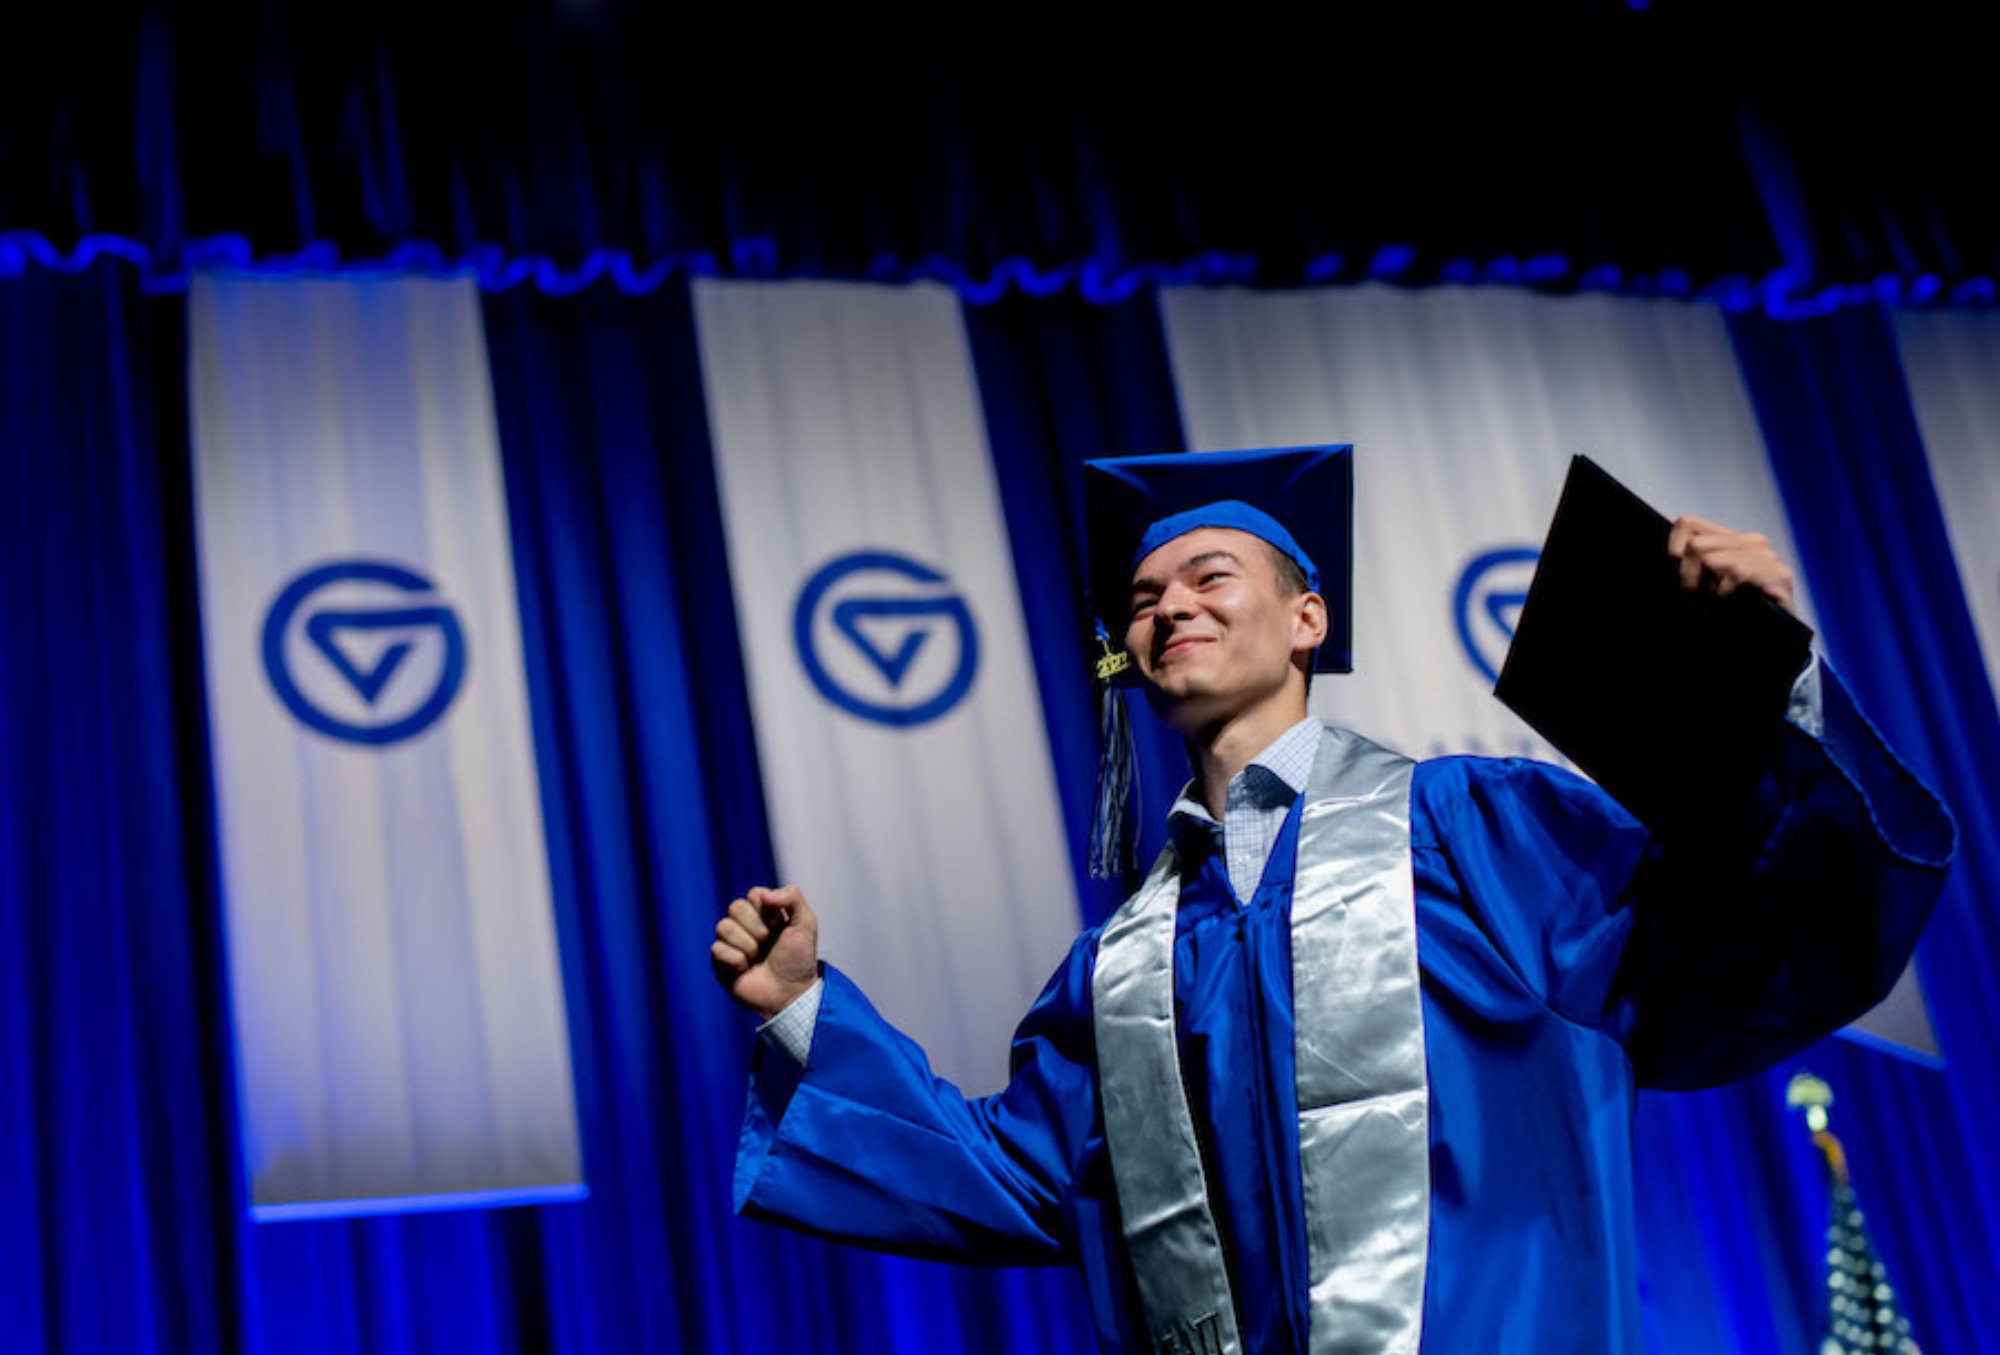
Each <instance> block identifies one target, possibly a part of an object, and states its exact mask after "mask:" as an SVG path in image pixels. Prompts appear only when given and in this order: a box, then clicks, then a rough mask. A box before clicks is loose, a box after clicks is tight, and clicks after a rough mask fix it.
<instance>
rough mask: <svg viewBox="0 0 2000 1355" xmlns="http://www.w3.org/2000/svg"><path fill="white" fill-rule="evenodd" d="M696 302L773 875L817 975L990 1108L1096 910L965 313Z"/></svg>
mask: <svg viewBox="0 0 2000 1355" xmlns="http://www.w3.org/2000/svg"><path fill="white" fill-rule="evenodd" d="M694 301H695V317H696V325H697V328H698V330H699V339H700V346H701V358H702V371H703V377H704V382H705V387H706V392H707V398H708V413H709V420H710V426H711V429H712V432H713V436H714V443H715V455H716V463H717V478H718V481H719V484H720V489H721V497H722V509H723V522H724V527H725V530H726V534H727V537H728V551H729V570H730V578H731V581H732V583H733V585H734V587H735V591H736V607H737V616H738V625H739V626H740V627H741V630H742V635H743V645H744V652H745V663H746V665H747V667H748V669H749V674H748V676H749V685H750V699H751V712H752V715H753V717H754V719H755V721H756V729H757V747H758V756H759V759H760V762H761V765H762V768H763V781H764V792H765V796H766V800H767V804H768V808H769V811H770V816H771V827H772V835H773V837H774V839H775V845H776V848H777V855H778V862H779V867H780V869H781V870H782V872H783V873H784V876H785V879H786V880H787V881H789V882H792V883H796V884H798V885H799V886H800V887H801V888H802V889H803V890H804V891H805V894H806V897H807V898H808V899H810V900H811V901H812V905H813V908H814V911H815V912H817V913H818V914H819V915H820V918H821V932H820V944H821V950H822V953H823V954H824V955H825V957H826V958H827V959H828V960H829V961H830V962H831V963H833V964H836V965H838V966H840V967H841V968H842V969H843V970H844V971H846V972H847V973H849V974H851V975H852V976H854V978H855V979H856V980H857V981H858V982H859V983H860V985H861V986H862V988H863V989H864V990H866V992H867V993H868V995H869V997H870V999H871V1000H872V1001H874V1002H875V1004H876V1005H877V1006H878V1007H879V1008H880V1009H881V1010H882V1012H883V1014H884V1015H885V1016H887V1017H888V1018H889V1019H890V1020H891V1021H893V1022H894V1023H896V1024H897V1025H898V1026H899V1027H900V1028H902V1029H903V1030H904V1031H906V1032H908V1033H909V1034H910V1035H912V1036H913V1037H915V1038H916V1039H917V1040H918V1041H919V1042H920V1043H922V1044H923V1046H924V1047H925V1049H926V1051H927V1052H928V1053H929V1055H930V1057H931V1061H932V1064H933V1065H934V1066H935V1067H936V1068H937V1070H938V1071H939V1072H940V1073H942V1074H943V1075H945V1076H947V1077H949V1078H951V1079H952V1080H954V1081H956V1082H958V1083H959V1085H960V1086H961V1087H962V1088H964V1089H965V1090H967V1091H969V1092H983V1091H990V1090H992V1089H994V1088H997V1087H999V1086H1000V1085H1002V1084H1003V1083H1004V1081H1005V1078H1006V1071H1007V1054H1008V1040H1007V1034H1008V1032H1010V1031H1011V1030H1012V1029H1013V1028H1014V1025H1015V1024H1016V1023H1017V1022H1018V1021H1019V1020H1020V1018H1021V1015H1022V1013H1024V1012H1025V1011H1026V1010H1027V1008H1028V1006H1029V1004H1030V1003H1031V1002H1032V1001H1033V999H1034V997H1035V994H1036V993H1037V992H1038V991H1039V990H1040V988H1041V985H1042V984H1043V983H1044V982H1045V981H1046V980H1047V978H1048V976H1049V974H1050V973H1051V972H1052V971H1053V970H1054V968H1055V967H1056V965H1057V963H1058V962H1059V961H1060V960H1061V958H1062V956H1063V953H1064V951H1065V949H1066V947H1067V946H1068V944H1069V943H1070V941H1072V940H1073V939H1074V938H1075V935H1076V932H1077V928H1078V926H1079V912H1078V907H1077V901H1076V886H1075V883H1074V877H1073V876H1072V874H1071V870H1070V863H1069V857H1068V847H1067V845H1066V842H1065V838H1064V834H1063V830H1062V822H1061V818H1060V810H1059V808H1058V805H1057V800H1056V792H1055V779H1054V770H1053V768H1052V766H1051V763H1050V759H1049V749H1048V739H1047V734H1046V727H1045V726H1044V724H1043V722H1042V713H1041V708H1040V702H1039V699H1038V697H1037V694H1036V686H1035V674H1034V669H1033V665H1032V663H1031V662H1030V658H1029V654H1028V648H1027V635H1026V628H1025V625H1024V624H1023V621H1022V614H1021V600H1020V594H1019V590H1018V586H1017V584H1016V582H1015V576H1014V567H1013V559H1012V556H1011V554H1010V552H1009V548H1008V543H1007V535H1006V526H1005V522H1004V519H1003V516H1002V511H1001V504H1000V497H999V491H998V487H997V485H996V482H995V479H994V473H993V466H992V460H991V454H990V452H989V450H988V447H987V442H986V428H985V421H984V418H983V415H982V413H981V409H980V404H979V397H978V392H977V386H976V383H975V380H974V376H973V372H972V364H971V356H970V352H969V349H968V345H967V342H966V336H965V328H964V322H963V319H962V317H961V315H960V313H959V305H958V301H957V300H956V298H954V297H953V295H952V294H951V293H950V292H949V291H947V290H945V289H944V288H942V287H937V286H931V285H919V286H909V287H887V286H870V285H856V284H836V283H817V282H784V283H737V282H713V281H708V280H702V281H699V282H697V283H696V284H695V289H694ZM753 883H758V882H756V881H747V880H746V881H742V882H741V884H740V885H739V888H740V887H742V886H747V885H750V884H753ZM719 902H720V901H718V903H719Z"/></svg>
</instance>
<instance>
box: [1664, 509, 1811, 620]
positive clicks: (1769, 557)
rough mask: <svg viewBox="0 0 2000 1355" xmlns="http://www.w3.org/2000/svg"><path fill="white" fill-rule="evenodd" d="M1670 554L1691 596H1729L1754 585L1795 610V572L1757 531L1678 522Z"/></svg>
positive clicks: (1682, 519) (1700, 520)
mask: <svg viewBox="0 0 2000 1355" xmlns="http://www.w3.org/2000/svg"><path fill="white" fill-rule="evenodd" d="M1667 554H1669V555H1671V556H1673V557H1674V558H1675V559H1676V560H1678V561H1680V566H1681V587H1682V588H1684V589H1686V590H1687V591H1688V592H1690V593H1693V592H1704V593H1713V594H1715V596H1717V597H1728V596H1729V595H1730V594H1731V593H1733V592H1735V591H1736V590H1737V589H1738V588H1741V587H1743V586H1744V585H1746V584H1747V585H1749V586H1750V587H1752V588H1756V589H1758V590H1760V591H1761V592H1763V593H1764V595H1765V596H1766V597H1768V598H1770V599H1771V600H1772V601H1773V602H1775V603H1777V604H1778V605H1779V606H1780V607H1783V608H1784V609H1785V610H1786V611H1788V612H1792V611H1796V608H1794V607H1793V606H1792V578H1793V576H1792V571H1791V568H1790V566H1788V565H1786V564H1785V562H1784V561H1783V560H1781V559H1779V558H1778V553H1777V552H1776V551H1775V550H1773V549H1771V543H1770V541H1768V540H1767V539H1766V538H1764V537H1763V536H1761V535H1759V534H1758V533H1756V532H1738V531H1732V530H1730V529H1729V528H1727V527H1723V526H1719V525H1718V524H1716V523H1713V522H1710V521H1708V520H1707V519H1706V518H1697V517H1687V516H1682V517H1678V518H1675V519H1674V525H1673V527H1672V528H1671V529H1670V530H1669V531H1668V533H1667Z"/></svg>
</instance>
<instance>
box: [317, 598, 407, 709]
mask: <svg viewBox="0 0 2000 1355" xmlns="http://www.w3.org/2000/svg"><path fill="white" fill-rule="evenodd" d="M436 616H437V609H436V608H435V607H400V608H394V609H390V610H384V611H345V612H343V611H324V612H316V613H314V614H313V615H312V616H309V617H307V618H306V638H307V639H309V640H311V641H312V643H313V648H315V649H317V650H318V651H319V652H320V653H321V654H323V655H325V656H326V661H327V662H328V663H330V664H332V665H333V668H334V671H335V672H337V673H339V674H340V675H341V676H342V677H343V678H345V679H347V683H348V685H349V686H350V687H352V688H354V690H355V692H356V693H357V694H359V696H360V697H361V699H362V700H363V701H366V702H367V703H368V704H369V705H371V706H372V705H374V704H375V699H376V698H377V697H379V696H381V695H382V689H383V688H384V687H387V686H388V685H389V679H390V678H392V677H394V676H395V675H396V670H397V669H398V668H400V667H402V665H403V660H404V659H406V658H408V657H409V655H410V650H411V649H412V648H414V646H415V643H416V642H415V641H413V640H396V641H394V642H392V643H391V644H389V645H388V646H387V647H385V648H384V649H383V650H382V652H381V653H380V654H379V655H377V656H376V658H375V662H374V663H372V664H369V665H368V666H367V667H366V668H364V667H362V666H361V665H360V664H358V663H356V662H355V661H354V659H353V658H352V657H351V656H350V655H349V654H348V653H347V651H346V650H345V649H344V648H342V646H341V644H340V637H341V636H342V635H343V634H347V633H350V632H355V631H360V632H369V631H380V630H399V629H403V628H405V627H409V626H413V625H427V624H435V622H436Z"/></svg>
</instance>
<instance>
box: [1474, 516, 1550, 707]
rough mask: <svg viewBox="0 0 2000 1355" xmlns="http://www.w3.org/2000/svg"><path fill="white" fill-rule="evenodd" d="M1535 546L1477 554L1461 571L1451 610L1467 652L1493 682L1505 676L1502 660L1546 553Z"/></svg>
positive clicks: (1512, 547)
mask: <svg viewBox="0 0 2000 1355" xmlns="http://www.w3.org/2000/svg"><path fill="white" fill-rule="evenodd" d="M1541 554H1542V553H1541V550H1540V548H1539V547H1535V546H1499V547H1496V548H1494V549H1493V550H1489V551H1486V552H1485V553H1484V554H1481V555H1475V556H1473V557H1472V559H1471V560H1469V561H1467V562H1466V566H1465V568H1464V569H1462V570H1460V571H1459V575H1458V589H1457V593H1456V596H1455V597H1454V598H1453V599H1452V611H1453V613H1454V615H1455V616H1456V617H1457V619H1458V642H1459V644H1461V645H1463V646H1464V647H1465V657H1466V658H1467V659H1468V660H1470V661H1471V663H1472V666H1473V667H1474V668H1475V669H1477V670H1478V671H1479V672H1480V673H1482V674H1484V675H1485V678H1486V680H1487V681H1488V682H1498V681H1499V680H1500V665H1501V663H1502V662H1504V661H1505V660H1506V658H1507V647H1508V646H1509V645H1511V644H1513V643H1514V625H1515V623H1516V622H1517V621H1519V620H1520V617H1521V604H1522V603H1524V602H1526V601H1527V600H1528V584H1529V583H1530V582H1531V581H1532V580H1533V579H1534V577H1535V562H1536V561H1537V560H1539V559H1540V558H1541Z"/></svg>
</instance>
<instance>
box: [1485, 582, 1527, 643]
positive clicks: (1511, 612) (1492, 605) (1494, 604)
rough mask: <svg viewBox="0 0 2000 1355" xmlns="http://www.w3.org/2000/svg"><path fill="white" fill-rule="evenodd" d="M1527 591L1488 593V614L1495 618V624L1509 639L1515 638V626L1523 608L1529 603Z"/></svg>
mask: <svg viewBox="0 0 2000 1355" xmlns="http://www.w3.org/2000/svg"><path fill="white" fill-rule="evenodd" d="M1527 601H1528V595H1527V594H1526V593H1488V594H1487V595H1486V614H1487V615H1488V616H1490V617H1492V618H1493V624H1494V625H1496V626H1498V627H1499V628H1500V633H1501V634H1502V635H1504V636H1506V637H1507V638H1508V639H1510V640H1511V639H1513V638H1514V627H1515V626H1516V625H1517V624H1518V623H1519V622H1520V620H1521V608H1522V607H1523V606H1525V605H1526V604H1527Z"/></svg>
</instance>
